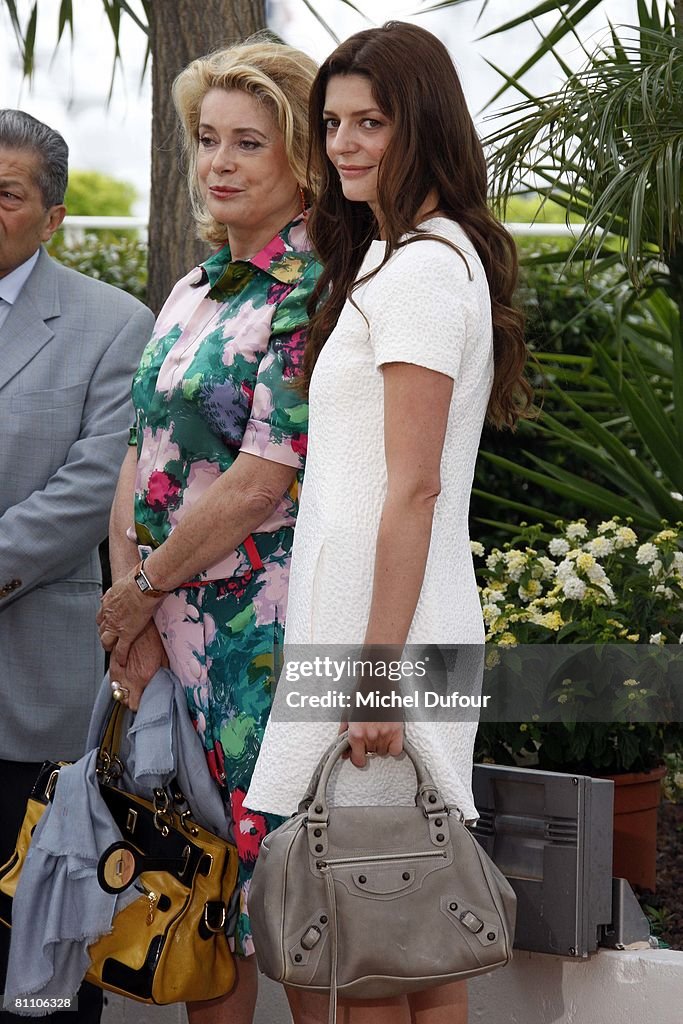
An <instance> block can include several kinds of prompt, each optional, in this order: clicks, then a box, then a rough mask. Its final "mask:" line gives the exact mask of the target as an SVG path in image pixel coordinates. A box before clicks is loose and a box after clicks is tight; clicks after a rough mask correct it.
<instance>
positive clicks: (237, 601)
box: [133, 217, 319, 956]
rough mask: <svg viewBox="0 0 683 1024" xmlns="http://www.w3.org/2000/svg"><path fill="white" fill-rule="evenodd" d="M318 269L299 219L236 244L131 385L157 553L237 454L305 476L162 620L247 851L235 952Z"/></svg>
mask: <svg viewBox="0 0 683 1024" xmlns="http://www.w3.org/2000/svg"><path fill="white" fill-rule="evenodd" d="M318 273H319V266H318V264H317V263H316V261H315V259H314V257H313V254H312V252H311V250H310V245H309V243H308V240H307V237H306V232H305V225H304V223H303V219H302V218H301V217H299V218H297V220H295V221H293V222H292V223H291V224H289V225H287V227H285V228H284V229H283V230H282V231H281V232H280V234H279V235H277V236H276V237H275V238H273V239H272V241H271V242H269V243H268V245H266V246H265V247H264V248H263V249H262V251H261V252H259V253H258V254H257V255H256V256H254V257H253V258H252V259H251V260H235V261H233V260H232V259H231V256H230V250H229V247H228V246H227V245H226V246H224V247H223V248H222V249H221V250H219V251H218V252H216V253H215V254H214V255H212V256H211V257H210V258H209V259H208V260H207V261H206V262H205V263H204V264H203V265H202V266H201V267H198V268H196V269H195V270H193V271H192V272H191V273H190V274H188V275H187V276H186V277H184V278H183V279H182V280H181V281H179V282H178V284H177V285H176V286H175V288H174V289H173V291H172V293H171V295H170V297H169V299H168V301H167V302H166V304H165V306H164V308H163V309H162V311H161V313H160V315H159V319H158V320H157V323H156V326H155V329H154V334H153V336H152V339H151V341H150V342H149V344H148V346H147V348H146V349H145V351H144V353H143V356H142V360H141V363H140V367H139V369H138V371H137V373H136V374H135V377H134V380H133V403H134V406H135V410H136V430H135V435H136V437H135V440H136V442H137V453H138V465H137V477H136V489H135V533H134V536H135V539H137V542H138V545H139V548H140V552H141V554H142V555H143V557H144V555H145V554H148V553H149V552H150V551H151V550H153V549H154V548H155V547H157V546H158V545H160V544H162V543H163V541H164V540H165V539H166V538H167V537H168V536H169V534H170V533H171V531H172V530H173V528H174V527H175V526H176V525H177V524H178V523H179V522H180V521H181V520H182V518H183V515H184V514H185V513H186V512H187V511H188V509H191V508H192V506H193V504H194V502H195V501H196V500H197V499H198V498H199V497H200V496H201V495H202V494H203V493H204V491H205V490H206V489H207V488H208V487H210V486H211V484H212V483H214V482H215V481H216V480H217V479H218V477H219V476H220V475H221V474H222V473H224V472H225V471H226V470H228V469H229V468H230V467H231V466H232V464H233V462H234V461H235V459H236V458H237V456H238V455H239V453H240V452H246V453H248V454H250V455H255V456H258V457H260V458H264V459H270V460H273V461H275V462H279V463H283V464H285V465H288V466H292V467H293V468H295V469H296V470H297V477H296V479H295V480H294V482H293V484H292V486H291V488H290V489H289V491H288V492H287V493H286V494H284V495H283V497H282V499H281V500H280V502H279V503H278V505H277V506H276V507H275V509H274V510H273V512H272V513H271V515H270V516H269V517H268V519H267V520H266V521H265V522H264V523H263V524H262V525H261V527H260V529H259V530H258V532H257V533H255V534H253V535H250V536H248V537H245V540H244V542H243V543H242V544H240V546H239V547H238V548H236V549H235V550H233V551H230V552H228V553H226V555H225V557H224V558H222V559H221V561H220V562H219V563H217V564H216V565H213V566H211V567H209V568H207V569H206V571H205V572H203V573H201V574H200V575H199V576H198V577H196V578H195V579H194V580H188V582H187V583H186V584H184V585H183V586H182V587H179V588H178V589H177V590H175V591H173V592H172V593H171V594H169V596H168V597H167V598H166V599H165V600H164V601H163V602H162V603H161V604H160V605H159V607H158V609H157V611H156V613H155V621H156V624H157V626H158V628H159V631H160V633H161V636H162V640H163V642H164V646H165V648H166V651H167V653H168V658H169V662H170V666H171V669H172V670H173V671H174V672H175V674H176V675H177V676H178V678H179V679H180V680H181V682H182V683H183V685H184V687H185V692H186V695H187V702H188V707H189V710H190V714H191V716H192V719H193V721H194V723H195V726H196V728H197V731H198V733H199V735H200V737H201V739H202V742H203V744H204V748H205V750H206V756H207V761H208V764H209V768H210V770H211V773H212V775H213V777H214V778H215V780H216V782H217V783H218V785H219V786H220V787H221V792H222V794H223V798H224V801H225V805H226V813H227V815H228V817H229V819H230V821H231V826H232V832H233V836H234V841H235V843H236V845H237V849H238V853H239V860H240V873H239V883H238V892H239V906H237V903H236V905H235V907H234V908H233V911H234V912H233V914H232V915H231V922H230V924H231V927H230V928H229V930H230V931H233V930H234V948H235V949H236V951H237V952H238V953H239V954H241V955H244V956H246V955H249V954H251V953H252V952H253V944H252V941H251V932H250V927H249V918H248V910H247V897H248V892H249V884H250V879H251V874H252V871H253V867H254V864H255V861H256V856H257V854H258V849H259V844H260V841H261V839H262V838H263V836H264V835H266V834H267V833H268V832H269V831H271V830H272V828H274V827H275V826H277V825H278V824H279V823H280V821H281V819H280V818H277V817H276V816H273V815H265V814H256V813H252V812H251V811H249V810H248V809H247V808H245V806H244V796H245V794H246V791H247V789H248V787H249V782H250V779H251V774H252V771H253V768H254V764H255V762H256V757H257V755H258V752H259V748H260V744H261V740H262V737H263V732H264V729H265V726H266V722H267V719H268V714H269V711H270V706H271V702H272V694H273V687H274V681H275V679H276V678H277V670H278V667H279V666H278V652H279V650H280V648H281V645H282V640H283V633H284V625H285V620H286V611H287V589H288V583H289V563H290V553H291V547H292V535H293V528H294V522H295V519H296V513H297V507H298V488H299V484H300V481H301V476H302V473H303V465H304V458H305V454H306V430H307V416H308V410H307V406H306V403H305V401H304V400H303V399H302V398H301V396H300V394H299V392H298V391H297V390H296V389H295V388H293V387H292V383H293V381H294V378H295V377H296V375H297V371H298V368H299V365H300V362H301V358H302V355H303V347H304V341H305V332H306V324H307V313H306V307H307V303H308V299H309V297H310V295H311V292H312V290H313V287H314V285H315V281H316V278H317V275H318Z"/></svg>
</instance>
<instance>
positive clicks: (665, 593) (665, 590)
mask: <svg viewBox="0 0 683 1024" xmlns="http://www.w3.org/2000/svg"><path fill="white" fill-rule="evenodd" d="M655 594H661V595H662V597H665V598H666V599H667V601H671V600H673V598H674V597H675V596H676V595H675V594H674V592H673V590H672V589H671V587H665V586H664V584H663V583H658V584H657V586H656V587H655Z"/></svg>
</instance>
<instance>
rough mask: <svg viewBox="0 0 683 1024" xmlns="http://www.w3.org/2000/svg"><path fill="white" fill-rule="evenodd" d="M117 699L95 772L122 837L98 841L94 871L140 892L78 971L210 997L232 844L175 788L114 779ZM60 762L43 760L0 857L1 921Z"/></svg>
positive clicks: (159, 998) (227, 971)
mask: <svg viewBox="0 0 683 1024" xmlns="http://www.w3.org/2000/svg"><path fill="white" fill-rule="evenodd" d="M119 708H120V705H116V708H115V710H114V712H113V714H112V716H111V719H110V722H109V725H108V727H107V730H106V732H105V736H104V739H103V741H102V744H101V747H100V752H99V760H98V776H99V780H100V793H101V795H102V797H103V799H104V801H105V803H106V805H107V807H108V809H109V811H110V813H111V815H112V817H113V819H114V821H115V822H116V824H117V826H118V829H119V831H120V833H121V836H122V839H121V841H120V842H116V843H114V844H112V846H110V847H109V848H108V849H107V850H105V851H104V853H103V854H102V856H101V858H100V861H99V864H98V870H97V876H98V881H99V883H100V885H101V887H102V888H103V889H104V890H105V891H107V892H110V893H118V892H123V891H124V890H125V889H128V888H129V887H130V886H134V887H135V888H136V889H137V890H138V891H139V893H140V895H139V896H138V898H137V899H135V900H133V902H131V903H129V904H128V906H126V907H124V909H122V910H120V911H119V912H118V913H116V914H115V916H114V920H113V926H112V930H111V932H110V933H109V934H107V935H104V936H102V938H100V939H98V941H97V942H95V943H93V944H92V945H91V946H90V947H89V949H88V952H89V954H90V957H91V960H92V963H91V966H90V969H89V970H88V972H87V974H86V980H87V981H90V982H92V983H93V984H95V985H98V986H99V987H101V988H104V989H107V990H109V991H111V992H117V993H119V994H120V995H123V996H128V997H129V998H131V999H136V1000H138V1001H139V1002H143V1003H158V1004H165V1003H176V1002H194V1001H199V1000H204V999H215V998H217V997H218V996H222V995H225V994H226V993H227V992H229V991H230V989H231V988H232V986H233V984H234V981H235V965H234V961H233V958H232V954H231V952H230V949H229V946H228V940H227V937H226V934H225V924H226V918H227V912H228V906H229V904H230V900H231V897H232V894H233V891H234V889H235V886H236V882H237V867H238V860H237V849H236V847H235V846H234V845H233V844H232V843H229V842H227V841H226V840H225V839H221V838H220V837H218V836H215V835H213V834H212V833H211V832H208V831H207V830H206V829H204V828H202V827H201V826H199V825H197V824H196V822H194V821H193V820H192V817H191V812H190V810H189V808H188V807H187V805H186V803H185V801H184V798H183V797H182V794H180V793H179V791H178V790H177V789H176V790H173V789H172V791H171V793H170V795H169V793H167V792H166V790H161V789H157V790H154V792H153V794H152V796H153V799H152V800H151V801H148V800H144V799H142V798H141V797H139V796H136V795H135V794H132V793H127V792H125V791H124V790H122V789H118V788H117V787H116V785H115V784H114V783H115V781H116V779H117V778H118V777H119V776H120V774H121V771H122V765H121V762H120V760H119V758H118V755H117V754H116V750H117V749H118V736H119V734H120V728H121V721H122V717H123V716H122V715H121V714H120V713H119ZM60 767H61V765H59V764H54V763H52V762H46V763H45V764H44V765H43V767H42V769H41V772H40V775H39V777H38V780H37V782H36V785H35V787H34V790H33V793H32V795H31V798H30V799H29V801H28V805H27V808H26V815H25V817H24V821H23V823H22V826H21V830H20V832H19V837H18V839H17V845H16V849H15V852H14V854H13V856H12V857H11V858H10V860H9V861H8V862H7V863H6V864H5V865H3V866H2V867H0V921H2V922H3V923H4V924H6V925H8V926H11V907H12V899H13V898H14V894H15V892H16V887H17V883H18V881H19V876H20V874H21V869H22V867H23V864H24V862H25V859H26V854H27V851H28V847H29V844H30V841H31V836H32V834H33V830H34V829H35V827H36V825H37V823H38V821H39V820H40V817H41V815H42V814H43V812H44V810H45V808H46V806H47V804H48V802H49V800H50V798H51V796H52V793H53V791H54V788H55V785H56V782H57V779H58V775H59V770H60ZM172 785H173V784H172Z"/></svg>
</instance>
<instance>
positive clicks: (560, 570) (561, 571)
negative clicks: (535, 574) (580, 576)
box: [556, 558, 576, 583]
mask: <svg viewBox="0 0 683 1024" xmlns="http://www.w3.org/2000/svg"><path fill="white" fill-rule="evenodd" d="M573 576H576V566H575V565H574V563H573V562H571V561H570V560H569V559H568V558H565V560H564V561H563V562H560V564H559V565H558V567H557V572H556V577H557V582H558V583H565V582H566V581H567V580H568V579H570V578H571V577H573Z"/></svg>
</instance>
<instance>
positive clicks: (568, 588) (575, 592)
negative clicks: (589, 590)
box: [562, 576, 586, 601]
mask: <svg viewBox="0 0 683 1024" xmlns="http://www.w3.org/2000/svg"><path fill="white" fill-rule="evenodd" d="M562 590H563V591H564V596H565V597H568V598H569V599H570V601H583V599H584V597H585V596H586V584H585V583H584V582H583V580H580V579H579V577H578V576H570V577H569V578H568V579H566V580H565V581H564V583H563V584H562Z"/></svg>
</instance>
